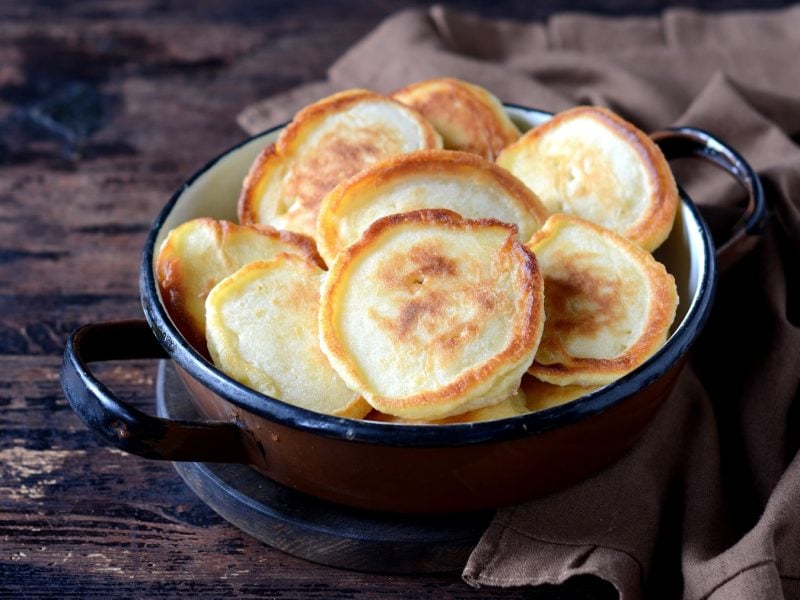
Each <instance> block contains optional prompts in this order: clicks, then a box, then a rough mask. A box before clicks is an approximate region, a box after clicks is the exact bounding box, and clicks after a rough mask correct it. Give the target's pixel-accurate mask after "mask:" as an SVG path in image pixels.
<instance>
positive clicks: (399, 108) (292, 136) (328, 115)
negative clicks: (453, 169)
mask: <svg viewBox="0 0 800 600" xmlns="http://www.w3.org/2000/svg"><path fill="white" fill-rule="evenodd" d="M441 145H442V142H441V138H440V137H439V134H437V133H436V131H435V130H434V129H433V127H432V126H431V124H430V123H428V121H426V120H425V119H424V118H423V117H422V115H420V114H419V113H418V112H416V111H415V110H413V109H410V108H408V107H407V106H405V105H403V104H401V103H399V102H397V101H395V100H392V99H390V98H388V97H386V96H382V95H380V94H376V93H374V92H370V91H367V90H348V91H345V92H340V93H338V94H334V95H333V96H329V97H327V98H324V99H322V100H320V101H319V102H316V103H314V104H312V105H310V106H308V107H306V108H304V109H303V110H301V111H300V112H298V113H297V115H296V116H295V118H294V119H293V120H292V122H291V123H290V124H289V125H287V126H286V128H285V129H284V130H283V131H282V132H281V134H280V136H279V137H278V140H277V141H276V142H275V143H274V144H272V145H270V146H268V147H267V148H265V149H264V151H263V152H261V153H260V154H259V156H258V157H257V158H256V159H255V161H254V162H253V164H252V165H251V167H250V171H249V172H248V174H247V177H246V178H245V181H244V186H243V189H242V194H241V197H240V198H239V207H238V215H239V221H240V222H242V223H268V224H270V225H272V226H274V227H277V228H278V229H286V230H289V231H297V232H299V233H304V234H306V235H309V236H312V237H313V236H314V234H315V231H316V226H317V211H318V209H319V203H320V202H321V201H322V197H323V196H324V195H325V194H326V193H327V192H328V191H329V190H330V189H331V188H333V187H334V186H335V185H336V184H337V183H339V182H340V181H342V180H343V179H346V178H347V177H350V176H351V175H355V174H356V173H358V172H359V171H360V170H361V169H363V168H365V167H368V166H370V165H372V164H374V163H376V162H378V161H379V160H382V159H384V158H388V157H390V156H394V155H396V154H402V153H404V152H411V151H413V150H422V149H426V148H441Z"/></svg>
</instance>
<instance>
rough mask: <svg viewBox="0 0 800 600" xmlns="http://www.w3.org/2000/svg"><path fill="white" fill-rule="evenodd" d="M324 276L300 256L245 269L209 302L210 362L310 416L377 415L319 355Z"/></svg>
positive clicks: (215, 291)
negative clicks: (321, 294) (310, 414)
mask: <svg viewBox="0 0 800 600" xmlns="http://www.w3.org/2000/svg"><path fill="white" fill-rule="evenodd" d="M324 275H325V272H324V271H323V270H322V269H320V268H319V267H318V266H316V265H313V264H311V263H309V262H308V261H306V260H304V259H302V258H300V257H299V256H296V255H293V254H278V255H277V256H276V257H275V258H273V259H272V260H269V261H258V262H253V263H250V264H248V265H245V266H244V267H242V268H241V269H239V270H238V271H236V272H235V273H234V274H232V275H230V276H229V277H226V278H225V279H223V280H222V281H221V282H220V283H219V284H217V285H216V286H215V287H214V289H213V290H211V293H210V294H209V295H208V298H207V299H206V331H207V335H208V349H209V352H210V354H211V358H212V359H213V361H214V364H216V365H217V366H218V367H219V368H220V369H221V370H222V371H223V372H225V373H226V374H228V375H229V376H230V377H232V378H233V379H236V380H237V381H239V382H241V383H243V384H244V385H247V386H248V387H251V388H252V389H254V390H256V391H258V392H261V393H263V394H267V395H269V396H272V397H273V398H277V399H279V400H282V401H284V402H287V403H289V404H293V405H295V406H300V407H302V408H306V409H309V410H313V411H317V412H321V413H325V414H331V415H338V416H346V417H354V418H361V417H363V416H364V415H365V414H366V413H367V412H368V411H369V409H370V407H369V405H367V403H366V402H364V401H363V400H362V399H361V398H360V396H359V395H358V393H356V392H353V391H351V390H350V389H348V387H347V386H346V385H345V384H344V382H343V381H342V380H341V379H340V378H339V377H338V376H337V375H336V373H335V372H334V371H333V369H331V367H330V364H329V363H328V359H327V358H325V355H324V354H322V351H321V350H320V349H319V335H318V332H317V311H318V309H319V288H320V282H321V280H322V278H323V277H324Z"/></svg>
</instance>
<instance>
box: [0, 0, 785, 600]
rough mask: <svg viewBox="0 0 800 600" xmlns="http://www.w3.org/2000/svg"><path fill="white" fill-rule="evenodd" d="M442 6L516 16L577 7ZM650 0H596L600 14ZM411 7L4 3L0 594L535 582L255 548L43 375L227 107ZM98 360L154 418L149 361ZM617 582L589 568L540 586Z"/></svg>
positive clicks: (114, 283) (401, 594)
mask: <svg viewBox="0 0 800 600" xmlns="http://www.w3.org/2000/svg"><path fill="white" fill-rule="evenodd" d="M454 4H455V5H456V6H460V7H463V8H466V9H473V10H482V11H483V12H484V14H487V15H489V16H503V17H508V18H527V19H541V18H545V17H546V16H547V15H548V14H550V13H551V12H555V11H557V10H560V9H571V10H575V9H580V8H591V7H592V6H593V5H594V3H589V2H547V3H523V2H519V3H512V2H498V3H491V4H485V3H481V2H477V1H470V2H456V3H454ZM665 4H666V3H665V2H661V1H658V0H648V1H646V2H633V0H614V1H612V2H607V3H604V8H603V12H607V13H613V14H619V13H625V12H630V11H634V12H653V11H657V10H660V9H661V8H663V7H664V6H665ZM682 4H684V5H686V4H687V3H686V2H683V3H682ZM688 4H689V5H696V6H700V7H703V6H705V7H710V8H713V9H716V8H723V7H726V6H728V7H729V6H736V7H741V6H747V5H748V4H749V5H758V6H764V5H765V3H763V2H762V3H755V2H750V3H748V2H741V1H738V2H734V3H730V2H727V3H723V2H721V1H719V2H706V3H705V4H703V3H699V2H697V3H692V2H689V3H688ZM766 4H767V5H772V6H774V5H778V4H786V3H785V2H782V3H781V2H768V3H766ZM422 5H423V3H422V2H410V1H404V2H392V3H389V2H373V1H367V0H357V1H354V2H351V3H348V10H346V11H345V10H342V9H341V7H340V6H339V5H338V3H291V2H270V3H256V2H249V1H245V0H235V1H232V2H225V3H220V2H212V1H211V0H203V1H201V2H196V3H192V7H191V9H187V10H179V9H177V8H175V6H177V3H161V2H138V1H134V0H111V1H104V2H101V1H91V0H90V1H86V2H80V3H56V2H47V1H44V0H42V1H38V2H28V3H11V2H6V3H2V4H0V374H2V375H1V376H0V596H2V597H21V598H34V597H35V598H53V597H58V598H73V597H76V598H87V597H104V598H105V597H135V598H165V597H174V596H191V597H213V598H219V597H226V596H227V597H229V596H241V597H269V598H334V597H335V598H359V599H362V598H363V599H366V598H415V599H423V598H437V599H442V598H444V599H447V598H472V597H481V598H484V597H489V598H491V597H503V598H514V597H531V593H530V592H529V591H524V590H523V591H508V592H505V593H503V592H497V593H493V592H487V591H485V590H473V589H471V588H469V587H467V586H466V585H465V584H464V583H463V582H462V581H461V580H460V578H459V577H458V576H457V575H452V576H449V575H448V576H439V575H437V576H426V577H413V576H396V575H380V574H363V573H357V572H352V571H344V570H337V569H333V568H329V567H324V566H320V565H316V564H313V563H310V562H307V561H304V560H301V559H298V558H294V557H292V556H289V555H287V554H284V553H282V552H280V551H278V550H274V549H272V548H269V547H268V546H265V545H264V544H262V543H260V542H258V541H256V540H254V539H253V538H250V537H248V536H247V535H245V534H244V533H242V532H240V531H239V530H238V529H236V528H234V527H233V526H231V525H229V524H228V523H227V522H225V521H224V520H222V519H221V518H220V517H218V516H217V515H216V514H215V513H214V512H213V511H211V509H209V508H208V507H207V506H206V505H205V504H203V503H202V502H201V501H200V500H198V499H197V497H195V496H194V495H193V494H192V493H191V491H190V490H189V489H188V488H187V487H186V486H185V485H184V484H183V482H182V480H181V478H180V477H179V476H178V475H177V473H176V472H175V471H174V470H173V468H172V466H171V465H170V464H166V463H160V462H155V461H148V460H144V459H139V458H136V457H133V456H129V455H126V454H124V453H122V452H120V451H117V450H114V449H111V448H108V447H106V446H104V445H102V444H101V443H100V442H99V441H98V440H97V439H96V438H95V437H94V435H93V434H92V433H91V432H90V431H88V430H87V429H86V428H85V427H84V426H83V425H82V423H80V421H79V420H78V419H77V417H76V416H75V415H74V414H73V412H72V411H71V410H70V408H69V406H68V404H67V402H66V400H65V398H64V396H63V393H62V391H61V387H60V383H59V369H60V365H61V354H62V352H63V349H64V344H65V341H66V337H67V335H68V334H69V332H70V331H71V330H72V329H74V328H75V327H77V326H78V325H80V324H84V323H87V322H98V321H106V320H112V319H127V318H136V317H139V316H141V306H140V301H139V293H138V268H139V260H140V252H141V249H142V247H143V245H144V241H145V237H146V235H147V233H148V230H149V228H150V224H151V223H152V221H153V220H154V218H155V216H156V215H157V213H158V211H159V210H160V208H161V206H162V205H163V204H164V203H165V202H166V201H167V199H168V198H169V197H170V195H171V194H172V192H173V191H174V190H175V189H176V187H177V186H178V185H179V184H180V182H181V181H183V180H184V179H185V178H186V177H188V176H189V175H190V174H191V173H192V172H193V171H195V170H196V169H197V168H199V167H200V166H201V165H202V164H203V163H204V162H205V161H207V160H208V159H209V158H211V157H213V156H215V155H216V154H218V153H219V152H221V151H222V150H224V149H225V148H227V147H229V146H231V145H232V144H234V143H235V142H237V141H239V140H240V139H241V138H242V137H243V132H242V131H241V130H239V129H238V127H237V126H236V124H235V116H236V114H237V113H238V112H239V111H240V110H241V109H242V108H243V107H245V106H246V105H248V104H249V103H251V102H254V101H256V100H259V99H261V98H263V97H265V96H268V95H270V94H274V93H277V92H281V91H285V90H287V89H289V88H291V87H293V86H295V85H298V84H301V83H304V82H309V81H313V80H316V79H320V78H322V77H324V73H325V68H326V67H327V66H328V65H329V64H330V63H331V62H332V61H333V60H335V58H336V57H337V56H338V55H340V54H341V53H342V52H344V50H345V49H346V48H347V47H348V46H349V45H350V44H352V43H353V42H354V41H355V40H356V39H358V38H359V37H361V36H363V35H364V34H366V33H367V32H368V31H369V30H371V29H372V28H373V27H374V26H375V25H376V24H377V23H378V22H379V21H380V20H381V19H383V18H384V17H386V16H387V15H388V14H390V13H391V12H393V11H395V10H398V9H400V8H403V7H409V6H422ZM100 369H101V371H102V374H103V378H104V380H105V381H107V382H109V384H110V386H111V387H112V389H113V390H115V391H116V392H117V393H118V394H119V395H120V396H121V397H122V398H124V399H126V400H128V401H130V402H131V403H133V404H134V405H135V406H138V407H141V408H142V409H144V410H147V411H149V412H153V390H154V386H155V374H156V364H155V362H149V361H132V362H126V363H121V364H108V365H103V366H102V367H100ZM613 596H614V594H613V591H612V590H610V589H609V588H608V587H598V585H597V583H596V582H595V581H575V582H573V584H572V585H571V586H568V587H567V588H566V589H559V590H552V589H542V590H538V591H537V593H536V597H537V598H539V597H547V598H567V597H569V598H598V597H613Z"/></svg>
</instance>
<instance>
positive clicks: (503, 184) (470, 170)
mask: <svg viewBox="0 0 800 600" xmlns="http://www.w3.org/2000/svg"><path fill="white" fill-rule="evenodd" d="M423 208H447V209H450V210H453V211H455V212H457V213H458V214H460V215H461V216H462V217H467V218H480V217H490V218H494V219H497V220H499V221H504V222H506V223H513V224H514V225H516V226H517V228H518V229H519V234H518V235H519V239H520V241H522V242H523V243H524V242H527V241H528V240H529V239H530V238H531V236H532V235H533V233H534V232H535V231H536V230H537V229H539V227H540V226H541V225H542V223H544V220H545V219H546V218H547V215H548V213H547V211H546V210H545V208H544V207H543V206H542V204H541V202H539V199H538V198H537V197H536V195H535V194H534V193H533V192H531V191H530V190H529V189H528V188H527V187H526V186H525V185H524V184H523V183H522V182H521V181H519V180H518V179H517V178H516V177H514V176H513V175H511V174H510V173H509V172H508V171H506V170H505V169H502V168H500V167H498V166H497V165H495V164H494V163H491V162H489V161H487V160H486V159H483V158H481V157H479V156H476V155H474V154H468V153H466V152H454V151H449V150H420V151H418V152H413V153H410V154H403V155H400V156H396V157H393V158H390V159H387V160H385V161H382V162H379V163H378V164H376V165H374V166H373V167H370V168H368V169H365V170H364V171H361V172H360V173H359V174H357V175H355V176H354V177H351V178H350V179H347V180H345V181H344V182H342V183H340V184H339V185H337V186H336V187H335V188H334V189H333V190H331V191H330V192H329V193H328V194H327V195H326V196H325V198H324V200H323V201H322V204H321V205H320V211H319V216H318V220H317V235H316V239H317V245H318V247H319V250H320V253H321V254H322V256H323V257H324V258H325V260H326V262H328V263H329V264H330V263H331V262H333V260H334V259H335V258H336V255H337V254H338V253H339V252H340V251H341V250H343V249H344V248H346V247H347V246H349V245H350V244H352V243H353V242H355V241H356V240H357V239H358V238H359V237H361V234H362V232H363V231H364V230H365V229H366V228H367V227H368V226H369V225H370V224H371V223H373V222H374V221H376V220H377V219H379V218H380V217H384V216H387V215H390V214H394V213H400V212H408V211H410V210H417V209H423Z"/></svg>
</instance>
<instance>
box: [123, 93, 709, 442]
mask: <svg viewBox="0 0 800 600" xmlns="http://www.w3.org/2000/svg"><path fill="white" fill-rule="evenodd" d="M506 106H508V107H510V108H515V109H519V110H521V111H525V112H526V113H529V114H539V115H541V116H543V117H548V116H551V113H548V112H546V111H541V110H537V109H531V108H527V107H524V106H520V105H514V104H506ZM284 126H285V124H281V125H278V126H277V127H273V128H271V129H268V130H266V131H263V132H261V133H258V134H256V135H254V136H251V137H249V138H247V139H245V140H243V141H242V142H240V143H238V144H236V145H235V146H233V147H231V148H229V149H228V150H226V151H225V152H223V153H222V154H220V155H219V156H217V157H216V158H214V159H212V160H210V161H209V162H208V163H206V164H205V165H204V166H203V167H202V168H201V169H200V170H198V171H197V172H196V173H194V175H192V176H191V177H190V178H189V179H188V180H187V181H186V182H184V183H183V184H182V185H181V186H180V187H179V188H178V190H177V191H176V192H175V193H174V194H173V195H172V197H171V198H170V200H169V201H168V202H167V204H166V205H165V206H164V208H163V209H162V210H161V212H160V213H159V215H158V217H157V219H156V220H155V222H154V223H153V227H152V228H151V230H150V234H149V236H148V238H147V242H146V244H145V249H144V252H143V255H142V262H141V268H140V278H139V286H140V292H141V299H142V307H143V309H144V314H145V317H146V319H147V321H148V323H149V324H150V327H151V329H152V330H153V334H154V335H155V337H156V339H157V340H158V342H159V343H160V344H161V345H162V346H163V347H164V349H165V350H166V351H167V353H168V354H169V355H170V356H171V357H172V359H173V360H174V361H175V363H176V364H178V365H179V366H180V367H181V368H182V369H184V370H185V371H186V372H187V373H188V374H189V375H191V376H192V377H194V378H195V379H196V380H197V381H198V382H200V383H201V384H202V385H204V386H206V387H207V388H209V389H210V390H211V391H213V392H214V393H216V394H217V395H218V396H220V397H221V398H223V399H224V400H226V401H228V402H230V403H231V404H233V405H235V406H237V407H239V408H242V409H244V410H246V411H248V412H250V413H253V414H255V415H258V416H260V417H262V418H265V419H268V420H270V421H273V422H275V423H279V424H281V425H284V426H286V427H290V428H293V429H298V430H302V431H306V432H309V433H313V434H317V435H322V436H325V437H329V438H337V439H342V440H347V441H352V442H360V443H366V444H374V445H381V446H406V447H444V446H467V445H473V444H485V443H495V442H503V441H510V440H514V439H519V438H523V437H528V436H531V435H537V434H541V433H544V432H546V431H550V430H553V429H558V428H562V427H565V426H568V425H570V424H573V423H577V422H579V421H582V420H584V419H587V418H589V417H591V416H593V415H596V414H599V413H601V412H603V411H604V410H606V409H608V408H609V407H611V406H614V405H615V404H618V403H619V402H621V401H623V400H624V399H626V398H628V397H630V396H632V395H634V394H636V393H637V392H639V391H640V390H642V389H644V388H645V387H647V386H648V385H650V384H651V383H653V382H654V381H656V380H657V379H659V378H660V377H662V376H663V375H664V374H665V373H666V372H667V371H668V370H669V369H670V368H671V367H672V366H674V365H675V364H677V362H678V361H679V360H680V359H681V358H682V357H683V356H684V355H685V354H686V353H687V352H688V350H689V348H690V347H691V345H692V344H693V343H694V341H695V339H696V338H697V336H698V335H699V334H700V332H701V331H702V329H703V327H704V326H705V323H706V321H707V319H708V316H709V314H710V312H711V307H712V304H713V299H714V293H715V289H716V281H717V268H716V260H715V247H714V244H713V241H712V239H711V234H710V232H709V229H708V226H707V225H706V223H705V220H704V219H703V217H702V216H701V215H700V212H699V211H698V210H697V207H696V206H695V204H694V203H693V202H692V200H691V199H690V198H689V197H688V196H687V195H686V193H685V192H684V191H683V190H679V191H680V195H681V199H682V201H683V204H684V205H685V206H686V207H687V208H688V210H689V212H690V213H691V215H692V217H693V220H694V223H693V224H694V225H696V226H697V228H698V229H699V232H700V236H701V239H702V241H703V250H704V253H703V262H704V264H703V267H704V268H703V272H704V273H705V277H704V278H703V279H702V280H700V281H699V282H698V286H699V289H698V290H697V292H696V293H695V300H694V301H693V302H692V304H691V305H690V307H689V310H688V312H687V313H686V315H685V316H684V318H683V321H682V322H681V324H680V325H679V326H678V327H677V328H676V330H675V331H674V332H673V334H672V335H671V336H670V338H669V339H668V340H667V342H666V343H665V344H664V345H663V346H662V347H661V348H660V349H659V350H658V351H657V352H656V353H655V354H654V355H653V356H651V357H650V358H649V359H648V360H647V361H646V362H645V363H644V364H642V365H641V366H639V367H638V368H637V369H635V370H634V371H632V372H631V373H629V374H627V375H626V376H624V377H622V378H621V379H618V380H617V381H615V382H613V383H611V384H609V385H607V386H605V387H603V388H600V389H598V390H596V391H595V392H592V393H591V394H588V395H586V396H584V397H582V398H579V399H577V400H574V401H572V402H569V403H566V404H563V405H560V406H555V407H552V408H548V409H545V410H541V411H536V412H531V413H527V414H523V415H519V416H515V417H509V418H505V419H498V420H495V421H483V422H478V423H460V424H452V425H408V424H402V425H399V424H392V423H378V422H374V421H360V420H355V419H346V418H342V417H334V416H330V415H325V414H322V413H317V412H313V411H310V410H306V409H303V408H300V407H297V406H294V405H291V404H287V403H285V402H282V401H280V400H277V399H275V398H272V397H270V396H267V395H265V394H261V393H259V392H256V391H255V390H253V389H251V388H248V387H246V386H244V385H242V384H241V383H239V382H237V381H235V380H233V379H231V378H230V377H228V376H227V375H225V374H224V373H223V372H222V371H220V370H219V369H217V368H216V367H215V366H214V365H213V364H212V363H210V362H209V361H208V360H206V359H205V358H204V357H203V356H201V355H200V354H199V353H198V352H197V351H196V350H194V349H193V348H192V347H191V346H190V345H189V344H187V343H186V341H185V340H184V339H183V336H182V335H181V334H180V332H179V331H178V330H177V328H176V327H175V325H174V324H173V323H172V320H171V319H170V318H169V316H168V315H167V313H166V310H165V309H164V306H163V305H162V304H161V300H160V298H159V294H158V291H157V290H158V287H157V285H156V280H155V273H154V272H153V268H152V265H153V259H154V254H155V252H156V248H155V242H156V239H157V237H158V234H159V231H160V230H161V228H162V227H163V225H164V222H165V221H166V219H167V217H168V215H169V214H170V212H171V211H172V209H173V207H174V206H175V204H176V203H177V201H178V199H179V198H180V196H181V195H182V194H183V192H184V191H185V190H186V189H187V188H188V187H189V186H191V185H192V183H193V182H194V181H195V180H196V179H197V178H198V177H200V176H201V175H203V174H204V173H205V172H206V171H208V170H209V169H211V168H212V167H214V166H215V165H216V164H217V163H218V162H220V161H221V160H223V159H224V158H225V157H226V156H228V155H229V154H230V153H231V152H233V151H235V150H237V149H238V148H240V147H242V146H244V145H245V144H248V143H249V142H251V141H253V140H255V139H257V138H261V137H263V136H266V135H269V134H270V133H273V132H275V131H277V130H279V129H281V128H283V127H284ZM690 225H692V224H690Z"/></svg>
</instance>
